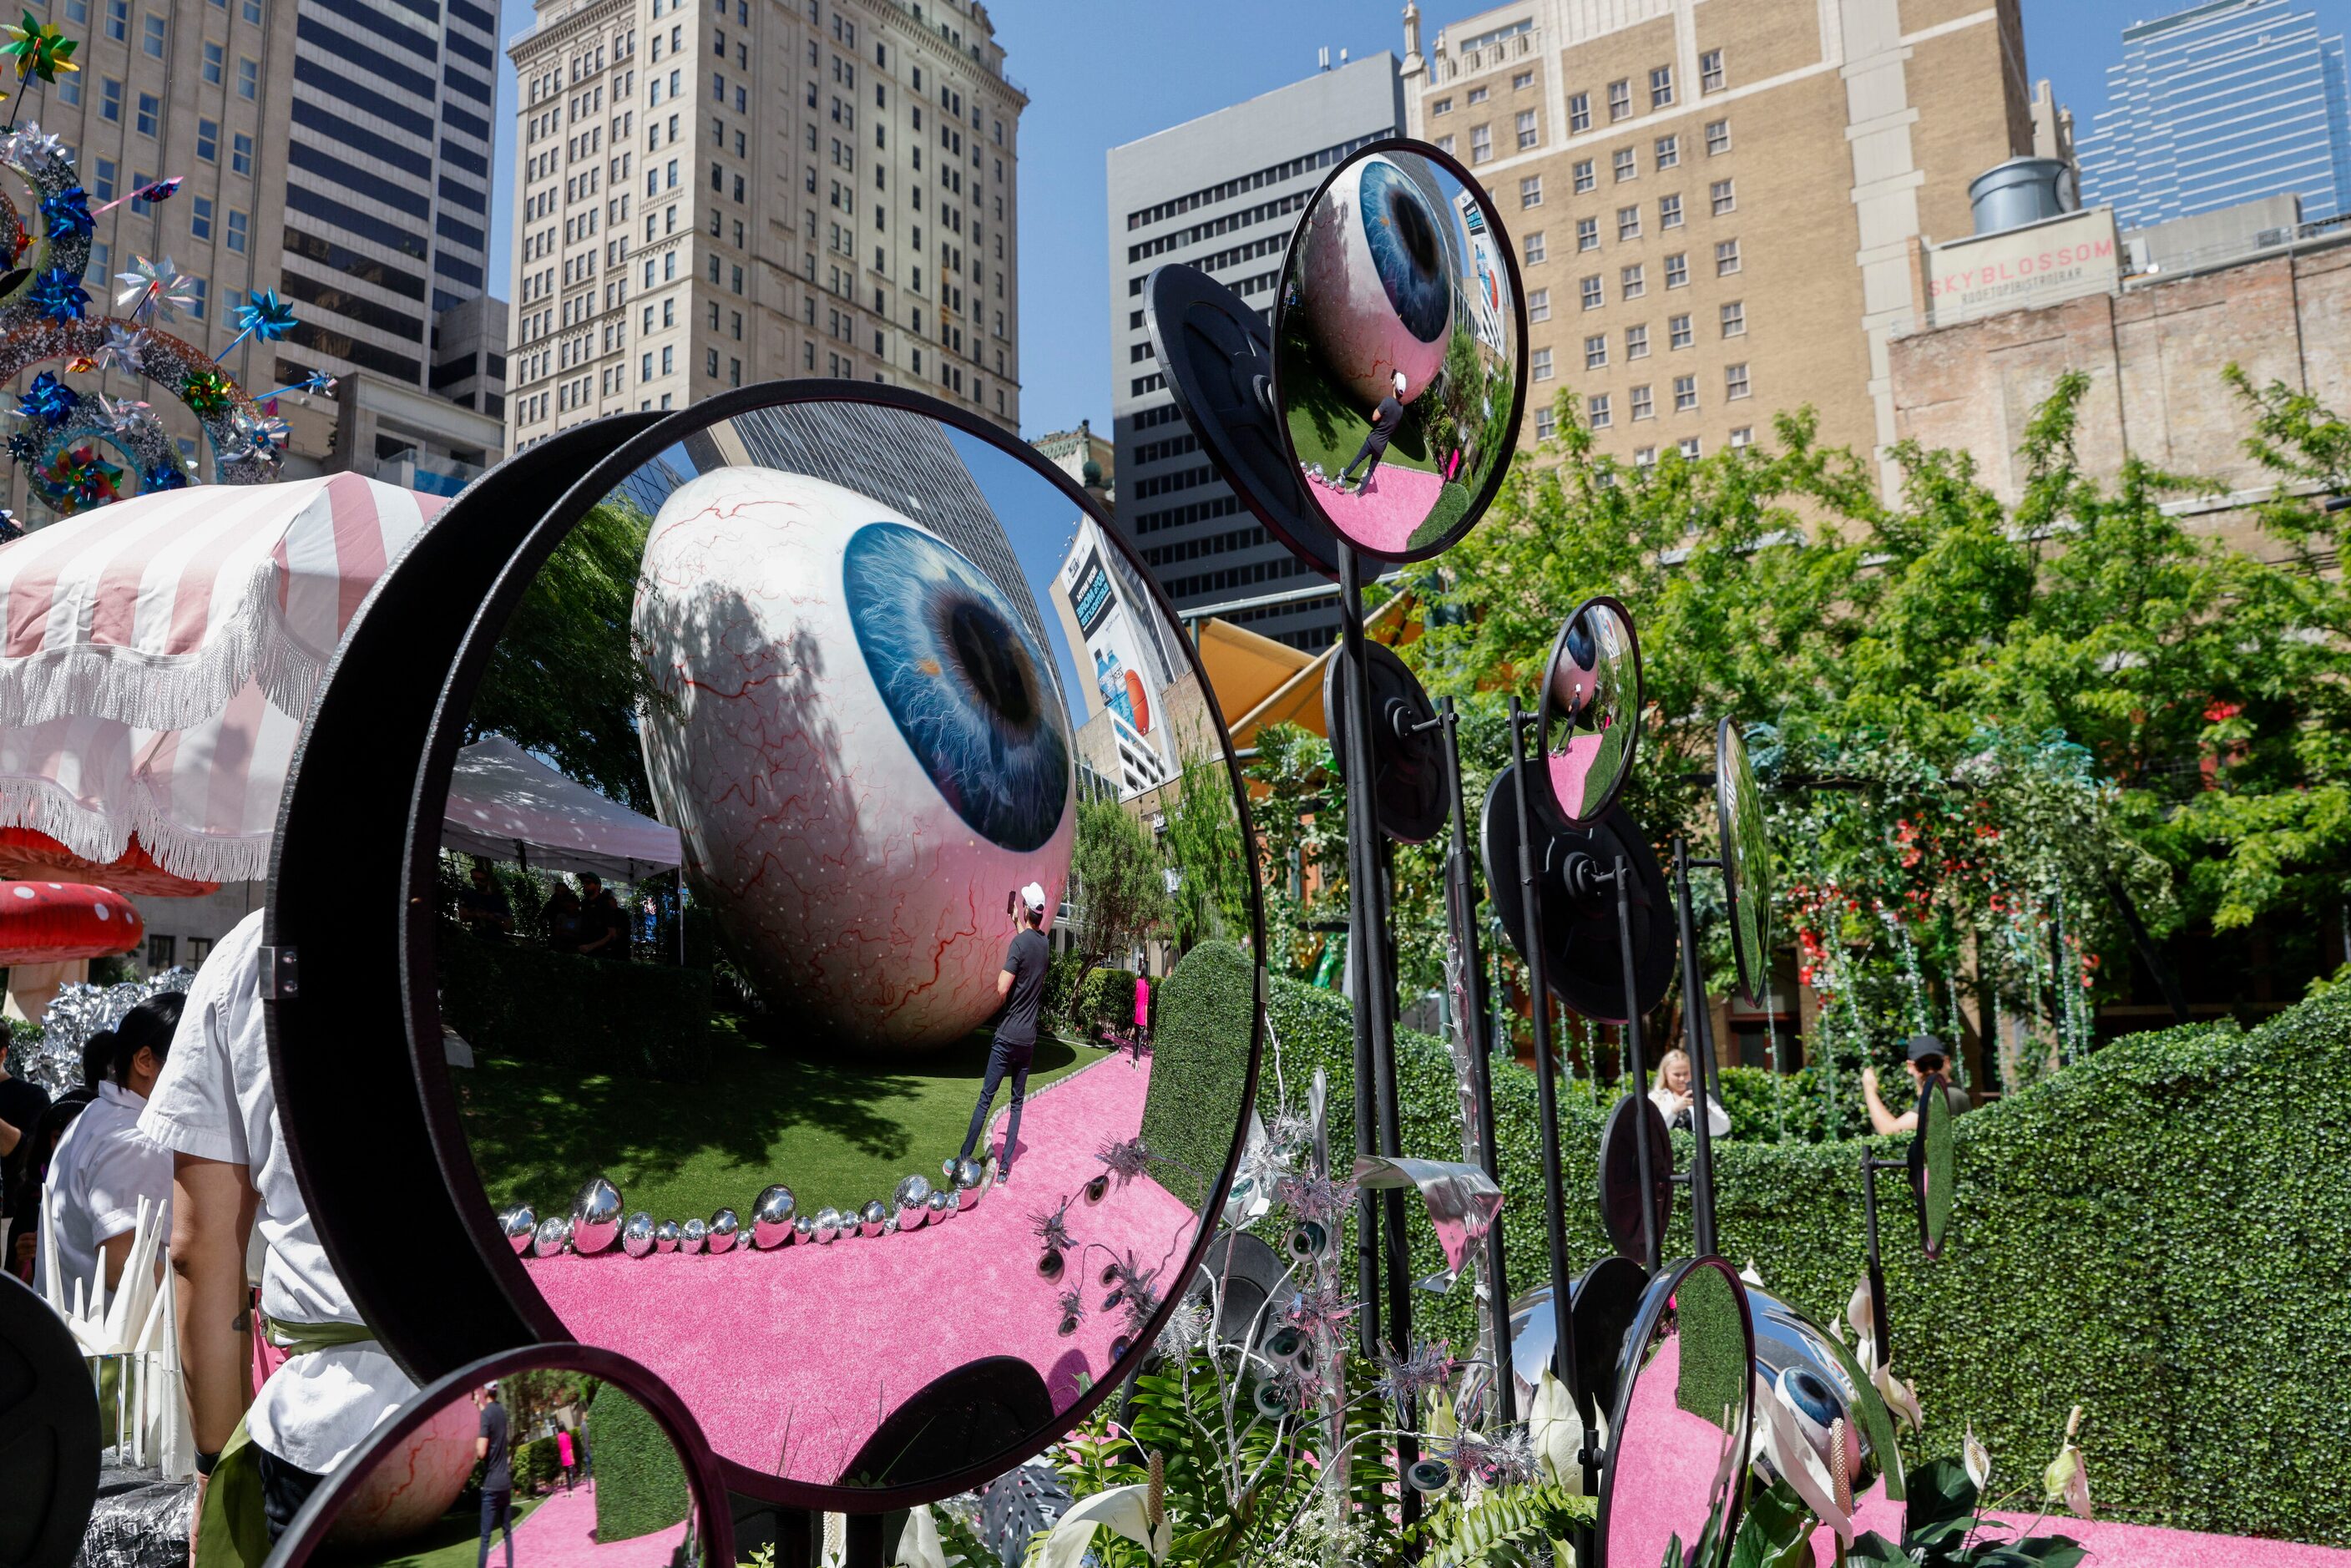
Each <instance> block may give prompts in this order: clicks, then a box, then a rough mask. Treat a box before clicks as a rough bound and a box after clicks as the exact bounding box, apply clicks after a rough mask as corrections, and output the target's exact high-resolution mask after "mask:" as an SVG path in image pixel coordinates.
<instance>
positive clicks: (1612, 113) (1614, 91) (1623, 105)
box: [1608, 81, 1633, 120]
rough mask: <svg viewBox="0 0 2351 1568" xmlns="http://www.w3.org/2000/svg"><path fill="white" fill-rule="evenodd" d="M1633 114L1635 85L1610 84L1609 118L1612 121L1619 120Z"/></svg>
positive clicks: (1624, 82) (1629, 83)
mask: <svg viewBox="0 0 2351 1568" xmlns="http://www.w3.org/2000/svg"><path fill="white" fill-rule="evenodd" d="M1632 112H1633V84H1632V83H1631V82H1629V81H1612V82H1610V83H1609V84H1608V118H1609V119H1610V120H1622V119H1624V118H1625V116H1626V115H1628V114H1630V113H1632Z"/></svg>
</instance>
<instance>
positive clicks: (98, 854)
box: [0, 779, 276, 885]
mask: <svg viewBox="0 0 2351 1568" xmlns="http://www.w3.org/2000/svg"><path fill="white" fill-rule="evenodd" d="M133 789H134V793H135V795H136V796H137V797H138V798H137V800H136V801H135V804H133V805H132V806H131V809H130V810H128V811H127V812H125V813H123V814H122V815H121V816H120V817H114V816H110V815H108V814H106V813H104V812H100V811H96V810H91V809H90V808H89V807H88V806H86V805H84V804H83V803H82V802H81V801H79V800H76V799H74V798H73V796H71V795H70V794H68V793H67V792H66V790H65V789H63V788H62V787H61V786H59V785H57V784H55V783H52V782H50V781H49V780H47V779H0V827H20V828H30V829H32V830H33V831H35V832H37V833H45V834H47V836H48V837H50V838H53V839H55V840H57V842H59V843H61V844H63V845H65V847H66V848H67V849H68V850H69V851H71V852H73V853H75V854H78V855H79V856H81V857H82V858H83V859H84V860H89V861H95V862H99V864H100V865H104V864H106V863H108V862H111V861H114V860H118V859H120V857H121V855H122V854H123V852H125V851H126V850H128V849H130V847H131V837H132V835H134V834H135V835H137V837H138V840H139V843H140V846H141V848H143V849H144V850H146V852H147V854H148V857H149V858H150V859H152V861H154V862H155V863H156V865H158V866H159V867H161V868H162V870H164V871H167V872H169V873H172V875H173V876H178V877H185V878H186V879H187V880H189V881H191V882H258V881H260V880H261V879H262V878H264V877H265V876H266V875H267V874H268V872H269V848H270V841H271V840H272V838H273V837H274V834H273V833H271V832H261V833H207V832H204V831H199V830H196V829H192V828H189V827H186V826H184V825H183V824H181V823H179V822H175V821H172V819H171V817H170V816H169V815H168V814H167V813H166V810H165V808H163V807H162V806H161V805H159V804H157V803H156V802H155V801H153V800H150V799H147V798H146V792H145V790H143V789H139V788H138V787H137V786H136V785H135V784H134V786H133ZM271 816H272V819H273V821H274V820H275V817H276V813H275V812H274V811H273V812H272V813H271ZM90 874H92V875H96V874H97V873H90ZM100 885H103V883H102V882H101V883H100Z"/></svg>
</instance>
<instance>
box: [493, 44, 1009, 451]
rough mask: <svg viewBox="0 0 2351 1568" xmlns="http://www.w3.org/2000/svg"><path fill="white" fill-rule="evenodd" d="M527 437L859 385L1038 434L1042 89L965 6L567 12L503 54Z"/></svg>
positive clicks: (514, 405) (512, 394)
mask: <svg viewBox="0 0 2351 1568" xmlns="http://www.w3.org/2000/svg"><path fill="white" fill-rule="evenodd" d="M507 53H508V54H509V55H510V56H511V57H512V58H513V60H514V62H515V68H516V71H517V75H518V78H519V80H520V91H519V93H518V95H517V96H518V98H519V100H520V101H519V102H518V103H517V106H516V112H517V118H518V125H517V136H516V139H515V140H516V157H517V165H518V166H517V179H516V181H515V191H516V201H517V213H516V222H515V235H516V239H515V246H514V257H515V259H514V276H513V279H512V285H513V287H512V298H513V300H514V323H515V328H514V331H513V335H512V342H513V347H512V349H511V350H509V353H508V356H507V371H508V382H509V395H508V397H507V433H508V444H509V446H510V447H512V448H514V449H519V448H521V447H523V446H527V445H528V444H531V443H532V442H534V441H538V440H542V439H544V438H545V437H546V436H548V435H549V434H552V433H553V432H554V431H556V430H557V429H559V428H561V427H563V426H565V425H569V424H571V423H577V422H579V421H580V420H582V419H588V418H592V417H594V416H595V415H597V414H600V413H614V412H618V411H621V410H625V409H662V408H682V407H684V406H685V405H686V404H687V403H690V402H694V401H695V399H697V398H701V397H704V396H706V395H708V394H709V393H711V392H717V391H719V390H721V389H723V388H726V387H730V386H739V385H742V384H744V383H745V382H756V381H762V380H768V379H772V378H776V377H782V376H807V375H818V376H840V377H846V378H850V379H853V380H857V381H876V382H890V383H893V384H895V385H901V386H910V387H916V388H920V389H922V390H923V391H925V392H931V393H933V394H935V395H936V396H939V397H942V398H945V399H946V400H947V401H949V402H956V403H959V404H962V405H964V406H966V407H968V408H970V409H973V410H975V411H977V412H978V413H983V414H985V415H987V417H989V418H991V419H994V420H996V421H998V423H1002V424H1003V425H1005V426H1006V427H1007V428H1008V429H1011V430H1018V429H1019V423H1020V362H1019V346H1018V345H1019V262H1018V256H1019V246H1018V244H1017V237H1018V235H1019V225H1018V205H1017V199H1016V198H1017V195H1018V184H1017V178H1018V173H1017V171H1018V167H1019V162H1018V154H1019V127H1020V111H1021V110H1023V109H1024V108H1026V107H1027V105H1028V101H1029V99H1028V95H1027V94H1026V93H1025V92H1023V91H1022V90H1021V89H1020V88H1019V86H1018V85H1017V84H1015V83H1014V82H1013V81H1012V80H1011V79H1010V78H1008V77H1007V76H1006V75H1005V74H1004V51H1003V50H1002V49H1001V48H1000V47H998V45H997V43H996V41H995V33H994V28H993V26H991V24H990V23H989V21H988V18H987V8H986V7H985V6H983V5H977V4H970V3H967V0H928V3H927V4H920V5H914V4H910V5H898V4H895V3H893V0H791V4H789V5H785V4H778V0H760V4H758V5H756V6H755V5H753V4H752V3H751V0H549V3H547V4H543V5H540V6H539V7H538V21H537V23H536V24H535V25H534V26H532V27H531V29H530V30H529V31H528V32H527V33H525V34H523V35H522V36H521V37H517V38H516V39H515V40H514V41H513V42H512V43H510V44H509V45H508V46H507Z"/></svg>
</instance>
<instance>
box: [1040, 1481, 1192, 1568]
mask: <svg viewBox="0 0 2351 1568" xmlns="http://www.w3.org/2000/svg"><path fill="white" fill-rule="evenodd" d="M1097 1526H1100V1527H1101V1528H1103V1529H1106V1530H1109V1531H1112V1532H1113V1533H1114V1534H1118V1535H1123V1536H1125V1537H1126V1538H1127V1539H1128V1540H1129V1541H1132V1542H1134V1543H1135V1544H1136V1545H1137V1546H1140V1547H1142V1548H1143V1549H1144V1551H1145V1552H1150V1553H1151V1560H1152V1561H1153V1562H1154V1563H1158V1562H1161V1561H1164V1560H1165V1557H1166V1556H1167V1550H1168V1548H1169V1546H1170V1545H1172V1544H1173V1543H1174V1538H1175V1531H1174V1529H1173V1528H1172V1527H1171V1526H1170V1525H1169V1524H1168V1522H1167V1520H1166V1518H1165V1515H1163V1516H1161V1518H1160V1520H1159V1522H1158V1523H1157V1524H1153V1523H1152V1522H1151V1484H1150V1483H1149V1482H1148V1481H1137V1482H1135V1483H1134V1485H1133V1486H1123V1487H1113V1488H1111V1489H1110V1490H1108V1491H1098V1492H1096V1493H1094V1495H1093V1496H1092V1497H1090V1498H1087V1499H1085V1500H1082V1501H1081V1502H1078V1503H1075V1504H1073V1505H1072V1506H1071V1508H1070V1510H1069V1511H1068V1512H1066V1513H1064V1514H1062V1515H1061V1518H1060V1519H1059V1520H1057V1521H1054V1524H1053V1531H1052V1533H1051V1534H1050V1535H1048V1536H1046V1537H1045V1544H1044V1545H1043V1546H1042V1547H1040V1548H1039V1549H1038V1554H1037V1562H1038V1565H1039V1568H1079V1564H1081V1563H1083V1562H1084V1561H1085V1557H1086V1546H1087V1544H1088V1543H1089V1542H1092V1540H1093V1538H1094V1530H1095V1528H1096V1527H1097Z"/></svg>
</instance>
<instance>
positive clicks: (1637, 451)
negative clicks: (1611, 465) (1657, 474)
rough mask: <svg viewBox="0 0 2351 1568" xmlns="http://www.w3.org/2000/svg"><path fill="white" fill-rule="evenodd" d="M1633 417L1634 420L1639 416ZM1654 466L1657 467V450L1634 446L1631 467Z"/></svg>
mask: <svg viewBox="0 0 2351 1568" xmlns="http://www.w3.org/2000/svg"><path fill="white" fill-rule="evenodd" d="M1635 417H1636V418H1637V417H1639V416H1638V415H1635ZM1656 465H1657V449H1656V447H1654V446H1636V447H1635V448H1634V449H1633V466H1634V467H1635V468H1655V467H1656Z"/></svg>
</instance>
